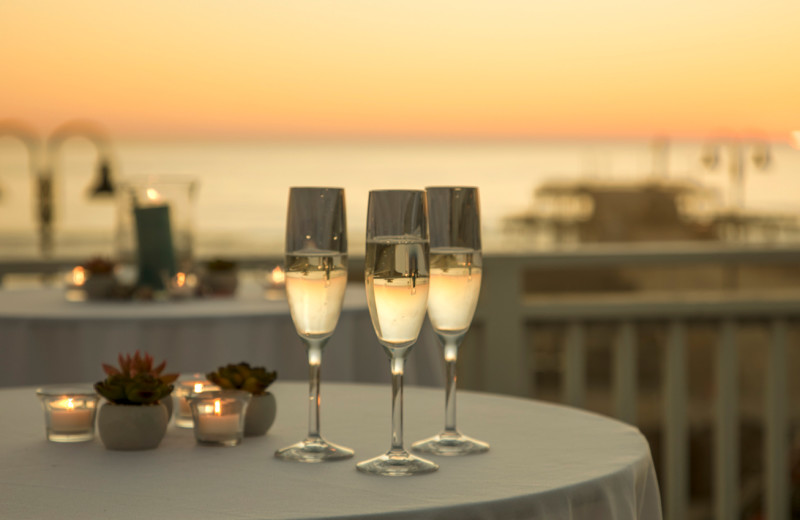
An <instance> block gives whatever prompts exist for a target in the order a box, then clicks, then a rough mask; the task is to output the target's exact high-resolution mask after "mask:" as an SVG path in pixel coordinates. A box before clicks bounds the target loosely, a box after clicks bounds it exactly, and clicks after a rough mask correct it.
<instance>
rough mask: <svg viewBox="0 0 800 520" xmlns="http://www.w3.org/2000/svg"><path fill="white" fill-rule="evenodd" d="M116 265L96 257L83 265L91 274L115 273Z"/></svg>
mask: <svg viewBox="0 0 800 520" xmlns="http://www.w3.org/2000/svg"><path fill="white" fill-rule="evenodd" d="M114 267H115V264H114V262H113V261H111V260H108V259H106V258H103V257H100V256H96V257H94V258H90V259H89V260H88V261H87V262H86V263H84V264H83V268H84V269H86V270H87V271H89V272H90V273H91V274H110V273H112V272H114Z"/></svg>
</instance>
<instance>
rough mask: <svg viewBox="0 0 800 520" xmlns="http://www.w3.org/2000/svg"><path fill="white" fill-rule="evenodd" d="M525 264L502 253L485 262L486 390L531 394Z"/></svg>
mask: <svg viewBox="0 0 800 520" xmlns="http://www.w3.org/2000/svg"><path fill="white" fill-rule="evenodd" d="M522 266H523V262H522V261H521V260H519V259H517V258H515V257H500V258H496V259H494V261H492V263H491V264H489V265H487V266H485V269H484V278H483V283H482V284H481V298H480V300H479V309H478V314H479V318H480V319H481V320H482V321H483V323H484V324H485V331H486V332H485V334H486V336H485V337H486V345H487V346H486V348H484V349H483V352H484V359H483V364H484V366H485V372H484V377H483V383H484V388H483V389H484V390H487V391H490V392H498V393H503V394H511V395H521V396H530V395H531V390H532V385H531V374H532V373H533V370H532V366H531V364H530V363H531V359H530V358H531V356H530V355H529V353H528V349H527V345H526V344H525V342H524V334H523V331H524V327H525V323H524V319H523V316H524V315H523V313H522V294H523V281H522V276H523V272H522Z"/></svg>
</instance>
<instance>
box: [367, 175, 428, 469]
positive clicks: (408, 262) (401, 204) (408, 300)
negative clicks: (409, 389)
mask: <svg viewBox="0 0 800 520" xmlns="http://www.w3.org/2000/svg"><path fill="white" fill-rule="evenodd" d="M425 200H426V199H425V192H424V191H419V190H416V191H407V190H385V191H384V190H382V191H371V192H370V193H369V205H368V207H367V255H366V259H365V275H366V276H365V283H366V287H367V304H368V306H369V314H370V317H371V318H372V326H373V327H374V328H375V333H376V334H377V336H378V340H379V341H380V343H381V345H382V346H383V349H384V350H385V351H386V354H387V355H388V356H389V359H390V363H391V370H392V444H391V448H390V449H389V451H388V452H387V453H385V454H384V455H379V456H377V457H374V458H372V459H369V460H365V461H363V462H359V463H358V464H357V465H356V468H358V470H359V471H363V472H365V473H372V474H375V475H387V476H405V475H415V474H420V473H429V472H431V471H436V470H437V469H438V468H439V466H437V465H436V464H434V463H433V462H431V461H429V460H425V459H422V458H419V457H416V456H414V455H412V454H410V453H408V451H406V449H405V448H404V447H403V370H404V367H405V361H406V358H407V357H408V354H409V353H410V351H411V347H412V346H413V345H414V343H416V341H417V337H418V336H419V330H420V327H422V322H423V320H424V319H425V308H426V305H427V300H428V256H429V254H428V222H427V208H426V202H425Z"/></svg>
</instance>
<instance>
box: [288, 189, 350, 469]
mask: <svg viewBox="0 0 800 520" xmlns="http://www.w3.org/2000/svg"><path fill="white" fill-rule="evenodd" d="M346 287H347V224H346V218H345V206H344V190H343V189H341V188H290V189H289V210H288V216H287V221H286V297H287V299H288V301H289V309H290V311H291V314H292V321H293V322H294V326H295V329H296V330H297V334H298V335H299V336H300V339H302V340H303V343H305V346H306V351H307V353H308V368H309V392H308V401H309V402H308V435H307V436H306V438H305V439H303V440H302V441H300V442H298V443H296V444H293V445H291V446H288V447H286V448H283V449H280V450H278V451H276V452H275V456H276V457H277V458H279V459H284V460H292V461H298V462H325V461H330V460H340V459H347V458H350V457H352V456H353V450H351V449H349V448H345V447H342V446H337V445H336V444H333V443H330V442H328V441H326V440H325V439H323V438H322V435H320V424H319V405H320V397H319V382H320V364H321V362H322V349H323V348H324V347H325V344H326V343H327V342H328V339H329V338H330V337H331V335H333V330H334V329H335V328H336V323H337V321H339V314H340V313H341V310H342V300H343V299H344V291H345V288H346Z"/></svg>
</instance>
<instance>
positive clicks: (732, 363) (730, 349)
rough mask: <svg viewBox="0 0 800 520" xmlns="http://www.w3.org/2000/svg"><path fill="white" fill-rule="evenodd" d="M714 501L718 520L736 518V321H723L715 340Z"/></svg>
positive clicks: (737, 358) (737, 475) (737, 375)
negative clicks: (717, 338)
mask: <svg viewBox="0 0 800 520" xmlns="http://www.w3.org/2000/svg"><path fill="white" fill-rule="evenodd" d="M716 362H717V421H716V423H717V424H716V435H715V437H716V443H715V456H716V472H715V475H714V477H715V479H714V481H715V483H716V486H715V502H716V512H717V520H734V519H738V518H739V507H740V506H739V502H740V498H739V385H738V379H739V352H738V345H737V342H736V322H735V321H734V320H733V318H726V319H724V320H722V327H721V329H720V337H719V342H718V343H717V356H716Z"/></svg>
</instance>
